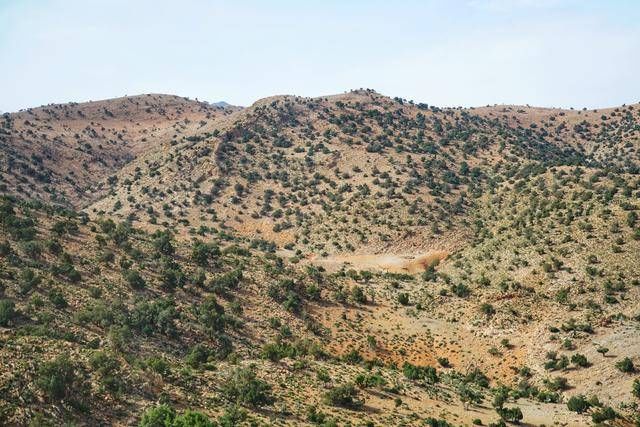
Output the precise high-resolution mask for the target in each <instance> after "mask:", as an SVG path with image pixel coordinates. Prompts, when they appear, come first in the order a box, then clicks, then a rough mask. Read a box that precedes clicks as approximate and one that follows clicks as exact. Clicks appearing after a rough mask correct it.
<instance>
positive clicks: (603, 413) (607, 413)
mask: <svg viewBox="0 0 640 427" xmlns="http://www.w3.org/2000/svg"><path fill="white" fill-rule="evenodd" d="M616 418H618V414H617V413H616V411H614V409H613V408H612V407H611V406H607V407H606V408H602V409H599V410H597V411H594V412H593V413H592V414H591V420H592V421H593V422H594V423H596V424H599V423H603V422H605V421H608V420H614V419H616Z"/></svg>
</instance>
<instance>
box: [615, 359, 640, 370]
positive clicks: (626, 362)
mask: <svg viewBox="0 0 640 427" xmlns="http://www.w3.org/2000/svg"><path fill="white" fill-rule="evenodd" d="M616 368H618V369H619V370H620V372H625V373H632V372H635V371H636V367H635V366H634V365H633V361H632V360H631V359H629V358H628V357H625V358H624V359H622V360H620V361H619V362H618V363H616Z"/></svg>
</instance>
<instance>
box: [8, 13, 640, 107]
mask: <svg viewBox="0 0 640 427" xmlns="http://www.w3.org/2000/svg"><path fill="white" fill-rule="evenodd" d="M0 73H1V74H0V76H1V77H0V111H16V110H18V109H20V108H26V107H34V106H39V105H43V104H48V103H52V102H68V101H76V102H80V101H87V100H96V99H103V98H112V97H117V96H123V95H127V94H128V95H136V94H140V93H149V92H156V93H170V94H176V95H182V96H188V97H191V98H198V99H200V100H206V101H219V100H225V101H227V102H230V103H232V104H237V105H250V104H251V103H253V102H254V101H255V100H257V99H259V98H262V97H265V96H270V95H275V94H295V95H303V96H320V95H328V94H334V93H340V92H344V91H346V90H349V89H354V88H360V87H365V88H373V89H376V90H377V91H378V92H381V93H383V94H385V95H389V96H401V97H404V98H407V99H413V100H415V101H419V102H426V103H428V104H432V105H439V106H459V105H461V106H479V105H486V104H495V103H510V104H531V105H539V106H556V107H576V108H581V107H591V108H593V107H605V106H614V105H620V104H623V103H627V104H629V103H635V102H638V101H640V77H639V76H640V1H637V0H629V1H623V0H601V1H590V0H459V1H454V0H448V1H445V0H442V1H428V0H422V1H402V0H395V1H358V0H352V1H348V0H343V1H339V0H335V1H332V0H317V1H314V0H301V1H284V0H282V1H275V0H274V1H241V0H238V1H231V0H229V1H215V0H211V1H205V0H172V1H164V0H140V1H136V0H108V1H107V0H105V1H97V0H96V1H92V0H0Z"/></svg>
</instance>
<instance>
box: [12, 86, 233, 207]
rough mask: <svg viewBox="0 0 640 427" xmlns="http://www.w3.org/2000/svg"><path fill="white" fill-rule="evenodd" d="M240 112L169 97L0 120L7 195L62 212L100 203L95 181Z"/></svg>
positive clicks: (60, 107) (52, 108)
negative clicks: (58, 206) (48, 204)
mask: <svg viewBox="0 0 640 427" xmlns="http://www.w3.org/2000/svg"><path fill="white" fill-rule="evenodd" d="M235 110H237V108H235V107H216V106H211V105H209V104H206V103H202V102H196V101H190V100H188V99H186V98H181V97H177V96H172V95H141V96H132V97H124V98H117V99H112V100H106V101H97V102H88V103H81V104H77V103H70V104H54V105H49V106H44V107H39V108H30V109H27V110H24V111H21V112H19V113H13V114H9V113H6V114H4V115H3V116H2V117H0V170H2V175H1V176H0V180H1V181H0V182H2V185H3V188H4V189H5V191H9V192H11V193H16V194H19V195H21V196H23V197H27V198H28V197H38V198H40V199H42V200H46V201H50V202H52V203H57V204H65V205H67V206H70V205H73V206H76V207H77V206H83V205H85V204H86V203H88V202H90V201H94V200H96V199H97V196H98V195H100V194H101V193H100V191H99V190H100V187H96V184H98V183H99V182H100V181H102V180H105V179H106V178H107V177H109V176H111V175H112V174H114V173H116V172H118V171H119V170H120V168H122V167H123V166H124V165H126V164H128V163H129V162H131V161H132V160H134V159H135V158H136V157H137V156H138V155H139V154H141V153H145V152H148V151H153V150H155V149H158V147H159V146H161V145H162V144H164V143H169V142H170V141H171V140H173V139H174V138H176V137H178V135H181V134H187V135H190V134H192V133H196V132H198V131H199V129H200V128H202V127H203V126H205V125H206V123H208V122H209V121H214V120H215V119H217V118H219V117H221V116H224V115H226V114H229V113H231V112H232V111H235Z"/></svg>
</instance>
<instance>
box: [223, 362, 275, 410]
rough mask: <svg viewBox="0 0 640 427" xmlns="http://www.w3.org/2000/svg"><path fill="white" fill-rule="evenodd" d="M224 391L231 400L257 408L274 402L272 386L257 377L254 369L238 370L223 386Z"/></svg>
mask: <svg viewBox="0 0 640 427" xmlns="http://www.w3.org/2000/svg"><path fill="white" fill-rule="evenodd" d="M222 391H223V393H224V394H225V395H226V396H227V398H228V399H229V400H231V401H236V402H238V403H241V404H245V405H250V406H253V407H256V408H257V407H260V406H264V405H269V404H271V403H272V402H273V397H272V396H271V386H270V385H269V384H267V383H266V382H265V381H263V380H261V379H259V378H257V377H256V373H255V369H254V368H253V367H248V368H237V369H236V370H235V371H234V372H233V373H232V374H231V376H230V377H229V378H228V379H227V381H226V383H225V384H223V386H222Z"/></svg>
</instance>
